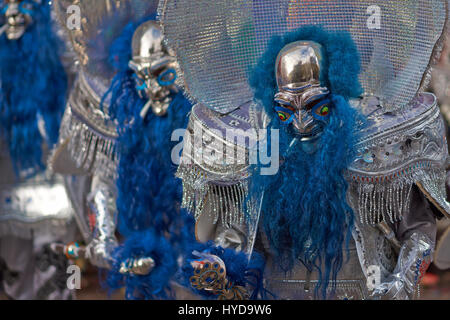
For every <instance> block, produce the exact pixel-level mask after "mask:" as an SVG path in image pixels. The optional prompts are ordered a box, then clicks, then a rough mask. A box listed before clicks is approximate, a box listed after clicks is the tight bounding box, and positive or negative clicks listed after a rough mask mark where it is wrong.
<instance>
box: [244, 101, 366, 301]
mask: <svg viewBox="0 0 450 320" xmlns="http://www.w3.org/2000/svg"><path fill="white" fill-rule="evenodd" d="M332 102H333V106H332V107H331V108H330V112H331V114H330V120H329V123H328V124H327V125H326V126H325V128H324V130H323V132H322V134H321V135H320V137H318V138H317V139H318V140H317V146H316V148H317V149H316V150H315V151H314V152H313V153H306V152H305V151H304V150H303V149H302V147H301V145H300V144H301V143H303V142H298V143H297V145H295V146H294V147H291V148H289V144H290V143H291V141H292V139H293V138H294V137H295V136H294V134H293V133H292V131H291V130H292V128H291V127H286V126H282V127H281V128H279V126H280V124H279V121H278V119H274V120H272V123H271V124H270V126H269V128H272V129H276V128H279V129H280V155H282V157H283V158H282V159H281V161H280V163H281V164H280V170H279V172H278V174H276V175H273V176H263V175H260V174H259V169H260V168H258V167H256V168H255V169H256V171H255V172H254V174H253V176H252V181H251V185H250V190H251V193H250V194H251V195H252V194H253V195H255V194H260V193H261V192H262V191H264V199H263V204H262V211H261V216H262V222H263V225H264V230H265V232H266V234H267V237H268V239H269V241H270V244H271V246H272V248H273V249H274V252H275V254H276V255H277V257H276V258H277V259H278V260H279V261H280V267H281V268H282V269H284V270H285V271H288V270H290V269H291V268H292V267H293V265H294V264H295V263H296V262H297V259H299V260H300V261H301V262H302V263H303V264H304V265H305V267H306V268H308V269H309V270H310V271H313V269H316V270H317V271H318V273H319V283H318V285H317V287H316V294H318V293H319V290H320V293H321V295H322V297H324V298H325V297H326V289H327V287H328V285H329V281H330V280H335V279H336V276H337V273H338V271H339V270H340V268H341V266H342V263H343V250H344V244H345V247H347V245H348V243H349V240H350V239H351V229H352V227H353V212H352V209H351V208H350V207H349V205H348V204H347V202H346V192H347V183H346V180H345V178H344V176H343V175H344V172H345V170H346V169H347V167H348V165H349V164H350V162H351V161H352V159H353V156H354V151H353V148H354V145H355V142H356V135H355V129H354V128H355V121H356V116H357V113H356V111H355V110H353V109H352V108H351V107H350V106H349V105H348V103H347V102H346V101H345V100H344V99H343V98H342V97H341V96H333V97H332ZM268 141H270V139H269V140H268ZM288 149H289V152H287V150H288ZM269 150H270V149H269Z"/></svg>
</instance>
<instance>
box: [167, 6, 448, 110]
mask: <svg viewBox="0 0 450 320" xmlns="http://www.w3.org/2000/svg"><path fill="white" fill-rule="evenodd" d="M374 5H375V6H378V8H379V13H380V15H379V16H378V18H379V19H378V21H379V22H380V24H379V26H380V28H379V29H378V28H376V26H375V27H374V25H372V24H370V22H371V20H370V19H373V17H374V16H373V15H374V14H376V12H374V11H372V12H371V11H368V8H369V7H370V6H374ZM448 7H449V1H448V0H401V1H400V0H398V1H373V0H371V1H361V0H347V1H342V0H320V1H318V0H289V1H288V0H286V1H273V0H253V1H251V0H222V1H210V0H196V1H191V0H162V1H161V2H160V8H159V12H160V18H161V20H162V22H163V24H164V33H165V36H166V38H167V39H168V43H169V45H170V46H171V47H172V48H173V49H174V50H175V51H176V52H177V57H178V59H179V62H180V68H181V71H182V73H183V76H184V78H183V80H184V84H185V86H186V90H187V93H188V94H189V95H190V96H191V97H192V98H193V99H194V100H196V101H197V102H202V103H204V104H206V105H207V106H208V107H210V108H211V109H213V110H215V111H218V112H221V113H227V112H229V111H231V110H233V109H235V108H236V107H238V106H239V105H241V104H242V103H243V102H245V101H248V100H250V99H251V98H252V92H251V89H250V88H249V85H248V74H249V71H250V70H251V68H252V67H253V66H254V65H255V63H256V62H257V60H258V58H259V57H260V56H261V54H262V53H263V52H264V50H265V49H266V46H267V43H268V41H269V39H270V38H271V37H272V36H273V35H282V34H284V33H285V32H287V31H289V30H293V29H296V28H298V27H301V26H304V25H311V24H313V25H322V26H323V27H324V28H326V29H329V30H347V31H349V32H350V33H351V35H352V37H353V39H354V41H355V42H356V44H357V47H358V49H359V52H360V55H361V62H362V72H361V74H360V81H361V83H362V86H363V88H364V91H365V93H366V94H374V95H377V96H379V97H380V98H381V99H382V100H383V102H384V105H385V106H386V107H387V108H388V109H399V108H401V107H404V106H406V105H407V104H408V103H409V102H410V101H411V100H412V99H413V98H414V96H415V95H416V93H417V91H418V90H419V88H420V87H421V84H422V82H423V78H424V73H426V71H427V69H428V67H429V62H430V60H431V58H432V56H433V51H434V50H435V48H436V44H437V43H438V42H439V41H438V40H439V39H440V38H441V37H442V34H443V33H444V30H445V27H446V21H447V16H448ZM375 19H377V17H375ZM375 21H377V20H375ZM368 24H369V25H370V27H368Z"/></svg>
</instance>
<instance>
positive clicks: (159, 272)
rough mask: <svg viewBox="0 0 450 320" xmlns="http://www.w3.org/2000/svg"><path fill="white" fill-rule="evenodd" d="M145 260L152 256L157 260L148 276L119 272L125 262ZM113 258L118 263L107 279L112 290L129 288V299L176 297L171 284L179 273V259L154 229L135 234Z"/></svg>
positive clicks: (121, 246) (129, 237) (127, 292)
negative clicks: (173, 295) (174, 276)
mask: <svg viewBox="0 0 450 320" xmlns="http://www.w3.org/2000/svg"><path fill="white" fill-rule="evenodd" d="M142 257H151V258H153V260H154V261H155V267H154V268H153V270H152V271H151V272H150V273H149V274H148V275H146V276H141V275H123V274H121V273H120V272H119V271H118V270H120V264H121V262H123V261H126V260H127V259H134V258H142ZM112 258H113V261H114V264H113V266H112V268H111V270H110V271H109V272H108V276H107V280H106V285H107V287H109V289H110V290H114V289H120V288H122V287H125V298H126V299H128V300H149V299H161V298H162V299H167V298H170V297H172V292H171V289H170V286H169V281H170V279H171V277H172V276H173V275H174V274H175V272H176V270H177V263H176V258H177V256H176V254H175V251H174V250H173V248H172V246H171V245H170V243H169V242H168V241H167V239H165V238H164V237H163V236H158V235H156V234H155V233H154V232H153V231H151V230H146V231H140V232H134V233H132V234H130V235H129V236H128V237H127V239H126V241H125V242H124V243H123V244H122V245H120V246H119V247H117V248H116V249H115V251H114V252H113V254H112Z"/></svg>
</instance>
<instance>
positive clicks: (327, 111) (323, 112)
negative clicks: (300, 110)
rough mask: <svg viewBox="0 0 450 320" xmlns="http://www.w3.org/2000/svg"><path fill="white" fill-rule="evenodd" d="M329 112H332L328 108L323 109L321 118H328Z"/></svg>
mask: <svg viewBox="0 0 450 320" xmlns="http://www.w3.org/2000/svg"><path fill="white" fill-rule="evenodd" d="M329 112H330V110H329V109H328V106H325V107H323V108H322V109H320V115H321V116H326V115H328V113H329Z"/></svg>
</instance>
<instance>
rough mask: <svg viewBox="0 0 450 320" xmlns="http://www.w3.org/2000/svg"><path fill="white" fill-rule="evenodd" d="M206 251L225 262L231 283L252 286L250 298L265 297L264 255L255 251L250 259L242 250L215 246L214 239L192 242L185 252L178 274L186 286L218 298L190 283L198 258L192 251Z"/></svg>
mask: <svg viewBox="0 0 450 320" xmlns="http://www.w3.org/2000/svg"><path fill="white" fill-rule="evenodd" d="M193 251H198V252H204V253H209V254H212V255H215V256H218V257H219V258H220V259H222V261H223V262H224V263H225V267H226V274H227V279H228V281H229V282H230V283H232V284H234V285H238V286H242V287H246V288H252V289H253V290H252V292H251V294H250V299H252V300H254V299H257V298H263V299H264V298H265V293H266V291H265V290H264V287H263V283H262V280H263V272H264V267H265V261H264V259H263V257H262V256H261V255H260V254H258V253H257V252H253V254H252V256H251V259H250V261H249V259H248V255H246V254H245V253H244V252H242V251H236V250H233V249H228V248H226V249H224V248H222V247H218V246H215V245H214V243H213V242H212V241H209V242H208V243H198V242H196V243H194V242H192V243H191V247H190V248H189V249H187V250H186V251H185V252H189V253H188V254H187V256H186V257H185V259H184V260H183V265H182V267H181V269H180V274H178V278H179V281H180V282H181V283H182V284H183V285H184V286H185V287H188V288H190V289H191V290H192V291H193V292H194V293H196V294H198V295H200V296H202V297H204V298H206V299H217V296H216V295H213V294H211V293H209V292H208V291H204V290H197V289H194V288H192V286H191V285H190V278H191V276H193V275H194V269H193V267H192V266H191V262H192V261H194V260H197V259H198V258H197V257H195V256H194V255H193V254H192V252H193Z"/></svg>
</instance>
